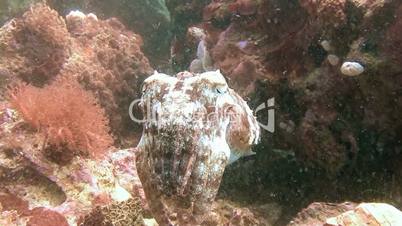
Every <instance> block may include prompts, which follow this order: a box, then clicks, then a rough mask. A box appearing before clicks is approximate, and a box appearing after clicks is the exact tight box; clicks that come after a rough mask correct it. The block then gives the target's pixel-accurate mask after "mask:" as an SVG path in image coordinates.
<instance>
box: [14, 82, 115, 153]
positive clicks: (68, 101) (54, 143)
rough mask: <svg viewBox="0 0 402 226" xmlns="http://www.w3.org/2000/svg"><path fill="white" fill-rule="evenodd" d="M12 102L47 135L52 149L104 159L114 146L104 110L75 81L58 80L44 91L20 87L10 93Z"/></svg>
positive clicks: (27, 120) (34, 125) (28, 120)
mask: <svg viewBox="0 0 402 226" xmlns="http://www.w3.org/2000/svg"><path fill="white" fill-rule="evenodd" d="M10 102H11V104H12V105H13V107H14V108H16V109H17V110H18V111H19V112H20V113H21V115H22V117H23V118H24V120H25V121H26V122H27V123H29V124H30V125H32V126H33V127H34V128H36V129H38V130H39V131H40V132H42V133H44V135H45V137H47V144H48V146H51V147H52V150H53V149H54V148H56V149H57V148H60V147H61V148H62V150H63V152H64V151H68V152H71V153H74V154H84V155H90V156H91V157H101V156H102V155H103V154H104V153H105V151H106V150H107V148H109V147H110V146H111V145H112V142H113V139H112V137H111V136H110V135H109V126H108V120H107V118H106V116H105V113H104V110H103V109H102V108H101V107H100V106H99V105H98V104H97V103H96V99H95V97H93V96H92V95H91V94H90V93H89V92H87V91H85V90H83V89H82V88H81V87H80V85H79V83H78V82H77V81H75V80H73V79H66V78H59V79H56V80H55V81H54V82H53V83H51V84H50V85H47V86H45V87H44V88H37V87H34V86H31V85H24V84H20V85H18V86H16V88H14V89H12V90H10ZM56 151H57V150H56Z"/></svg>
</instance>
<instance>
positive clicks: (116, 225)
mask: <svg viewBox="0 0 402 226" xmlns="http://www.w3.org/2000/svg"><path fill="white" fill-rule="evenodd" d="M142 212H143V210H142V206H141V201H140V200H139V199H138V198H137V199H135V198H134V199H129V200H127V201H124V202H112V203H110V204H109V205H107V206H103V207H101V206H97V207H96V208H95V209H94V210H92V212H91V213H90V214H89V215H87V216H85V218H84V220H83V222H82V223H80V224H78V225H80V226H109V225H113V226H126V225H143V219H142Z"/></svg>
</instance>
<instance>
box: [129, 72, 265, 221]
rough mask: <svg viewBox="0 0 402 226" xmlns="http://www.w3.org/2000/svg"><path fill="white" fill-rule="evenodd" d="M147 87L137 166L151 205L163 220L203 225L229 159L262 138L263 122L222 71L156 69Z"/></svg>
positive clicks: (238, 155) (144, 97)
mask: <svg viewBox="0 0 402 226" xmlns="http://www.w3.org/2000/svg"><path fill="white" fill-rule="evenodd" d="M143 87H144V88H143V96H142V100H141V106H142V109H143V112H144V115H147V116H149V118H147V119H146V121H145V124H144V131H143V135H142V137H141V141H140V143H139V144H138V147H137V148H138V149H139V150H138V156H137V167H138V168H137V169H138V175H139V177H140V179H141V182H142V185H143V187H144V192H145V196H146V197H147V200H148V202H149V206H150V209H151V211H152V213H153V215H154V217H155V219H156V220H157V221H158V223H159V224H163V225H165V224H171V223H172V222H174V221H176V220H177V222H178V223H179V224H180V225H184V224H197V225H198V224H201V223H202V222H204V221H206V219H208V218H209V216H208V212H209V210H210V207H211V203H212V202H213V200H214V198H215V195H216V193H217V191H218V188H219V185H220V181H221V178H222V175H223V171H224V169H225V167H226V165H227V164H228V162H229V161H234V160H236V159H237V158H238V157H240V156H243V155H246V154H247V153H248V152H249V149H250V146H251V145H252V144H254V143H257V142H258V139H259V127H258V124H257V121H256V119H255V118H254V116H253V114H252V112H251V110H250V109H249V107H248V105H247V103H246V102H245V101H244V100H242V99H241V97H240V96H238V94H236V93H235V92H234V91H233V90H231V89H229V88H228V86H227V84H226V81H225V79H224V78H223V76H222V74H220V72H219V71H214V72H205V73H202V74H196V75H194V74H191V73H189V72H182V73H179V74H177V77H171V76H168V75H166V74H161V73H157V72H155V73H154V74H153V75H152V76H150V77H149V78H147V79H146V80H145V81H144V86H143ZM151 116H152V118H150V117H151ZM172 214H175V215H176V217H175V218H176V219H172V218H171V216H172Z"/></svg>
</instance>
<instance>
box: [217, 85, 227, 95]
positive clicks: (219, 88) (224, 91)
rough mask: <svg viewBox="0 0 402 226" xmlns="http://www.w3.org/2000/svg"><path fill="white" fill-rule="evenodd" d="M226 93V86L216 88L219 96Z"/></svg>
mask: <svg viewBox="0 0 402 226" xmlns="http://www.w3.org/2000/svg"><path fill="white" fill-rule="evenodd" d="M227 91H228V87H227V86H220V87H216V92H217V93H219V94H224V93H226V92H227Z"/></svg>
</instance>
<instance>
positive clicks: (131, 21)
mask: <svg viewBox="0 0 402 226" xmlns="http://www.w3.org/2000/svg"><path fill="white" fill-rule="evenodd" d="M47 2H48V4H49V5H50V6H51V7H53V8H55V9H56V10H57V11H58V12H59V13H61V14H63V15H66V14H68V13H69V11H70V10H71V9H80V10H81V11H85V12H89V13H95V14H97V15H102V17H103V18H110V17H115V18H118V19H119V21H121V22H123V23H124V25H125V26H126V27H128V28H129V29H130V30H133V31H135V32H136V33H138V34H140V35H141V36H143V37H147V38H146V39H145V42H144V52H145V53H146V54H147V56H148V58H149V59H151V61H152V63H153V65H154V66H156V65H158V64H159V63H161V62H164V61H166V60H167V59H168V57H169V45H170V41H171V39H172V34H171V22H172V19H171V15H170V12H169V10H168V8H167V6H166V1H165V0H155V1H148V0H137V1H125V0H118V1H96V0H77V1H69V0H49V1H47Z"/></svg>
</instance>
